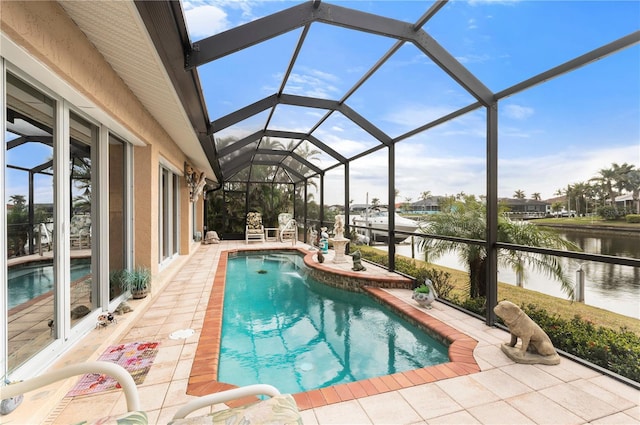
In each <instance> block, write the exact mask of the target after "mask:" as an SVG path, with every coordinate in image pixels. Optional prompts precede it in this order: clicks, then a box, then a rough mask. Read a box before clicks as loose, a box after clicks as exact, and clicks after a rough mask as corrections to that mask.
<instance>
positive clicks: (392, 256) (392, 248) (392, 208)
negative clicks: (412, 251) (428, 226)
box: [387, 143, 396, 272]
mask: <svg viewBox="0 0 640 425" xmlns="http://www.w3.org/2000/svg"><path fill="white" fill-rule="evenodd" d="M387 178H388V181H389V189H388V190H389V223H388V226H389V227H388V231H387V237H388V238H389V271H391V272H392V271H395V269H396V244H395V229H396V218H395V215H396V145H395V144H394V143H392V144H390V145H389V170H388V176H387Z"/></svg>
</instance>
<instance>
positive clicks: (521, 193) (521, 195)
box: [513, 189, 526, 199]
mask: <svg viewBox="0 0 640 425" xmlns="http://www.w3.org/2000/svg"><path fill="white" fill-rule="evenodd" d="M513 197H514V198H515V199H524V198H526V195H525V194H524V190H520V189H518V190H516V191H515V192H514V193H513Z"/></svg>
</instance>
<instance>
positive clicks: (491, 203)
mask: <svg viewBox="0 0 640 425" xmlns="http://www.w3.org/2000/svg"><path fill="white" fill-rule="evenodd" d="M486 220H487V223H486V227H487V235H486V238H487V239H486V252H487V276H486V283H485V284H486V285H487V287H486V293H487V313H486V323H487V325H488V326H493V324H494V323H495V320H496V315H495V313H494V312H493V308H494V307H495V306H496V305H497V304H498V248H497V246H496V243H497V242H498V102H493V103H492V104H491V105H489V106H488V107H487V217H486Z"/></svg>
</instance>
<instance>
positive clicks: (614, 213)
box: [596, 205, 620, 220]
mask: <svg viewBox="0 0 640 425" xmlns="http://www.w3.org/2000/svg"><path fill="white" fill-rule="evenodd" d="M596 213H597V214H598V215H599V216H600V217H602V218H603V219H604V220H616V219H617V218H618V217H619V214H620V213H619V212H618V210H617V208H616V207H613V206H611V205H605V206H603V207H600V208H598V210H597V211H596Z"/></svg>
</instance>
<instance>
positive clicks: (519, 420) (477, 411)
mask: <svg viewBox="0 0 640 425" xmlns="http://www.w3.org/2000/svg"><path fill="white" fill-rule="evenodd" d="M468 411H469V413H471V414H472V415H473V416H474V417H475V418H476V419H477V420H478V421H480V423H483V424H519V425H526V424H533V423H534V422H533V421H531V419H529V418H527V417H526V416H525V415H523V414H522V412H520V411H519V410H517V409H515V408H513V407H512V406H510V405H509V404H507V403H506V402H505V401H502V400H500V401H496V402H494V403H488V404H482V405H480V406H475V407H471V408H470V409H469V410H468Z"/></svg>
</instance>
